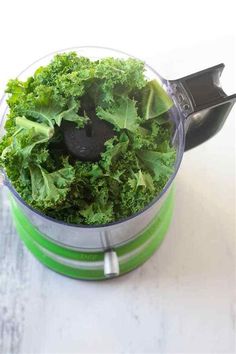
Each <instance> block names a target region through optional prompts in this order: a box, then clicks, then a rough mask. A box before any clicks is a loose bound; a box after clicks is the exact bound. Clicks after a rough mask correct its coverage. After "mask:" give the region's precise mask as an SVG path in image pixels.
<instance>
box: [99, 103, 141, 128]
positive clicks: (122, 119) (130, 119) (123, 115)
mask: <svg viewBox="0 0 236 354" xmlns="http://www.w3.org/2000/svg"><path fill="white" fill-rule="evenodd" d="M97 114H98V117H99V118H101V119H104V120H106V121H107V122H109V123H111V124H113V125H114V126H115V128H116V129H118V130H121V129H128V130H130V131H132V132H135V131H136V130H137V129H138V127H139V122H140V118H139V117H138V114H137V109H136V107H135V101H134V100H131V99H130V98H129V97H122V98H121V99H119V100H118V104H117V105H116V106H113V107H112V109H111V110H109V109H107V110H104V109H102V108H98V109H97Z"/></svg>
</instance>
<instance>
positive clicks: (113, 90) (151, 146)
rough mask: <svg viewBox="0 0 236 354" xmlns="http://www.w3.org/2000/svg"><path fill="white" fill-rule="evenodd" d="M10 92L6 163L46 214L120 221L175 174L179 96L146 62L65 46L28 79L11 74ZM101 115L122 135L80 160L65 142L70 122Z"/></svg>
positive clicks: (78, 124) (0, 149)
mask: <svg viewBox="0 0 236 354" xmlns="http://www.w3.org/2000/svg"><path fill="white" fill-rule="evenodd" d="M6 92H7V93H8V106H9V113H8V116H7V120H6V123H5V130H6V133H5V135H4V136H3V138H2V140H1V141H0V167H1V168H4V170H5V171H6V174H7V176H8V178H9V180H10V182H11V184H12V186H13V187H14V188H15V189H16V191H17V192H18V193H19V194H20V196H21V197H22V198H23V199H24V200H25V201H26V202H27V203H28V204H29V205H31V206H32V207H34V208H36V209H38V210H40V211H41V212H43V213H45V214H46V215H48V216H51V217H53V218H56V219H58V220H63V221H65V222H69V223H74V224H87V225H91V224H106V223H109V222H114V221H117V220H120V219H122V218H125V217H128V216H130V215H132V214H133V213H136V212H138V211H140V210H142V209H143V208H144V207H145V206H147V204H148V203H149V202H151V201H152V200H153V198H155V197H156V196H157V195H158V194H159V193H160V192H161V190H162V189H163V188H164V186H165V185H166V183H167V181H168V179H169V178H170V175H171V174H172V172H173V166H174V162H175V157H176V151H175V149H174V148H173V147H172V146H171V136H172V128H173V127H172V124H171V122H170V119H169V112H168V111H169V109H170V108H171V106H172V101H171V99H170V98H169V96H168V95H167V94H166V93H165V91H164V90H163V88H162V87H161V86H160V85H159V83H158V82H157V81H155V80H152V81H148V80H147V78H146V77H145V66H144V63H143V62H141V61H139V60H136V59H133V58H129V59H126V60H124V59H115V58H103V59H100V60H96V61H92V60H90V59H88V58H85V57H78V56H77V54H76V53H73V52H71V53H63V54H59V55H56V56H55V57H54V59H53V60H52V61H51V62H50V63H49V64H48V65H47V66H44V67H39V68H38V69H37V70H36V72H35V73H34V75H33V76H31V77H29V78H28V79H27V80H26V81H20V80H19V79H14V80H10V81H9V82H8V85H7V88H6ZM94 117H95V118H96V119H101V120H103V121H106V122H108V123H110V124H111V125H112V126H113V129H114V132H115V136H114V137H113V138H111V139H109V140H107V141H106V142H105V144H104V150H103V152H102V153H101V156H100V159H99V160H98V161H96V162H89V161H88V162H84V161H78V160H77V161H76V160H75V159H74V158H73V157H72V156H71V155H70V154H69V153H68V150H67V148H66V145H65V142H64V138H63V129H64V128H63V127H64V123H65V122H70V124H74V129H82V128H84V127H87V124H89V123H91V122H92V121H93V119H94ZM67 124H68V123H67ZM86 129H87V128H86Z"/></svg>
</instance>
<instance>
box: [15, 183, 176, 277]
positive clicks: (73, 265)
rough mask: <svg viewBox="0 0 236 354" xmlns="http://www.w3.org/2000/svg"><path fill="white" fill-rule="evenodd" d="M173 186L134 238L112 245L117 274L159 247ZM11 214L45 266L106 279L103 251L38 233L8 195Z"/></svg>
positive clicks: (169, 213) (72, 273) (31, 248)
mask: <svg viewBox="0 0 236 354" xmlns="http://www.w3.org/2000/svg"><path fill="white" fill-rule="evenodd" d="M173 194H174V191H173V188H172V190H171V191H170V192H169V194H168V196H167V198H166V200H165V202H164V204H163V205H162V207H161V210H160V211H159V213H158V214H157V215H156V217H155V218H154V219H153V220H152V222H151V223H150V224H149V225H148V227H147V228H146V229H145V230H144V231H142V232H141V233H140V234H139V235H137V237H136V238H135V239H134V240H132V241H130V242H128V243H126V244H125V245H123V246H120V247H116V248H114V251H115V252H116V254H117V256H118V260H119V267H120V275H122V274H125V273H127V272H130V271H131V270H133V269H135V268H137V267H138V266H140V265H141V264H143V263H144V262H145V261H146V260H147V259H148V258H150V257H151V255H152V254H153V253H154V252H155V250H156V249H157V248H158V247H159V246H160V244H161V242H162V240H163V238H164V236H165V235H166V232H167V230H168V227H169V224H170V222H171V219H172V212H173ZM11 210H12V217H13V220H14V223H15V226H16V229H17V232H18V234H19V235H20V238H21V240H22V241H23V242H24V244H25V245H26V247H27V248H28V249H29V250H30V251H31V252H32V253H33V254H34V256H35V257H36V258H37V259H38V260H39V261H40V262H42V263H43V264H44V265H45V266H47V267H48V268H51V269H52V270H54V271H56V272H58V273H60V274H64V275H66V276H69V277H73V278H78V279H87V280H102V279H107V278H106V277H105V275H104V252H82V251H80V250H79V251H77V250H74V249H69V248H66V247H63V246H62V245H59V244H56V243H55V242H53V241H51V240H49V239H48V238H47V237H46V236H44V235H43V234H42V233H40V232H39V231H38V230H37V229H36V228H35V226H33V225H32V224H31V222H30V221H29V220H28V219H27V217H26V216H25V214H24V213H23V211H22V210H21V209H20V207H19V206H18V204H16V202H15V201H14V199H13V198H11Z"/></svg>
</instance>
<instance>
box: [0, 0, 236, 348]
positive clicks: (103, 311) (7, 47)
mask: <svg viewBox="0 0 236 354" xmlns="http://www.w3.org/2000/svg"><path fill="white" fill-rule="evenodd" d="M0 11H1V16H0V90H1V91H3V89H4V86H5V82H6V81H7V80H8V79H9V78H12V77H15V76H16V75H17V74H18V73H19V72H20V71H21V70H22V69H24V68H25V67H26V66H27V65H28V64H30V63H31V62H32V61H34V60H36V59H38V58H39V57H41V56H43V55H45V54H47V53H49V52H52V51H54V50H57V49H62V48H67V47H72V46H81V45H98V46H99V45H100V46H108V47H113V48H116V49H120V50H123V51H127V52H128V53H131V54H133V55H135V56H137V57H140V58H141V59H144V60H145V61H147V62H148V63H149V64H151V65H152V66H153V67H155V68H156V69H157V70H158V71H159V73H161V75H162V76H164V77H166V78H172V79H174V78H178V77H181V76H184V75H187V74H190V73H193V72H195V71H198V70H201V69H204V68H207V67H209V66H212V65H215V64H218V63H220V62H224V63H225V64H226V68H225V70H224V73H223V76H222V85H223V88H224V90H225V91H226V92H227V93H229V94H230V93H235V92H236V83H235V74H236V73H235V71H236V64H235V60H236V57H235V34H236V33H235V29H236V25H235V16H236V15H235V11H234V9H233V1H224V2H223V1H206V0H205V1H200V0H198V1H196V2H195V1H183V0H179V1H163V0H162V1H152V0H146V1H138V0H136V1H131V0H130V1H129V0H126V1H123V0H119V1H111V0H110V1H103V0H97V1H90V0H84V1H78V0H77V1H72V0H67V1H53V0H51V1H49V0H47V1H45V0H41V1H36V0H35V1H32V0H31V1H11V0H7V1H2V2H1V5H0ZM235 118H236V110H235V108H234V110H233V111H232V112H231V114H230V116H229V118H228V120H227V122H226V123H225V125H224V127H223V129H222V131H221V132H220V133H219V134H217V136H215V137H214V138H213V139H211V140H210V141H209V142H207V143H206V144H204V145H202V146H200V147H198V148H196V149H194V150H192V151H190V152H188V153H186V154H185V156H184V160H183V163H182V165H181V170H180V172H179V174H178V177H177V183H176V207H175V215H174V219H173V223H172V225H171V228H170V231H169V233H168V235H167V237H166V239H165V241H164V243H163V244H162V246H161V248H160V249H159V250H158V252H157V253H156V254H155V255H154V256H153V257H152V259H151V260H149V261H148V262H147V263H146V264H145V265H144V266H142V267H141V268H140V269H138V270H136V271H134V272H132V273H130V274H128V275H126V276H124V277H121V278H119V279H115V280H112V281H109V282H102V283H94V282H90V283H88V282H80V281H74V280H71V279H67V278H65V277H62V276H60V275H57V274H54V273H53V272H51V271H49V270H47V269H45V268H44V267H43V266H41V265H40V264H38V263H37V261H35V260H34V258H33V257H32V256H31V255H30V254H29V253H28V252H27V251H26V250H25V249H24V248H23V247H22V245H21V244H20V243H19V241H17V237H16V235H15V233H14V229H13V228H12V224H11V221H10V219H9V213H8V209H7V204H6V202H5V199H2V198H3V197H2V195H0V199H1V200H2V202H1V203H2V209H1V204H0V210H1V214H0V215H1V216H2V219H1V220H0V233H1V234H0V237H1V238H2V239H4V238H5V243H4V242H3V243H2V244H5V248H4V249H0V255H1V257H0V266H1V268H0V316H1V317H0V352H1V354H8V353H11V354H12V353H16V354H28V353H34V354H51V353H188V354H189V353H230V354H231V353H235V345H236V341H235V333H236V332H235V331H236V330H235V321H236V319H235V316H236V304H235V298H236V293H235V288H236V279H235V274H236V270H235V256H236V252H235V236H236V235H235ZM3 208H4V210H3ZM8 240H9V241H8Z"/></svg>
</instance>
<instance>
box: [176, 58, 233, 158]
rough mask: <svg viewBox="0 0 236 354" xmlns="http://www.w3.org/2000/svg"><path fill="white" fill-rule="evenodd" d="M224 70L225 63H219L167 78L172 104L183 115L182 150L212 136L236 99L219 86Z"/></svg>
mask: <svg viewBox="0 0 236 354" xmlns="http://www.w3.org/2000/svg"><path fill="white" fill-rule="evenodd" d="M223 69H224V64H219V65H216V66H213V67H212V68H208V69H205V70H202V71H199V72H197V73H194V74H192V75H188V76H185V77H183V78H181V79H178V80H171V81H169V84H170V87H171V91H172V95H173V97H174V100H175V103H176V104H177V106H178V108H179V110H180V111H181V113H182V114H183V115H184V117H185V118H186V119H185V127H186V132H187V133H186V143H185V151H187V150H189V149H192V148H193V147H195V146H197V145H199V144H201V143H203V142H204V141H206V140H208V139H209V138H211V137H212V136H213V135H215V134H216V133H217V132H218V131H219V130H220V129H221V128H222V126H223V124H224V122H225V120H226V118H227V116H228V114H229V112H230V110H231V109H232V107H233V105H234V103H235V101H236V94H234V95H231V96H227V95H226V93H225V92H224V91H223V90H222V88H221V86H220V76H221V73H222V71H223Z"/></svg>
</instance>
